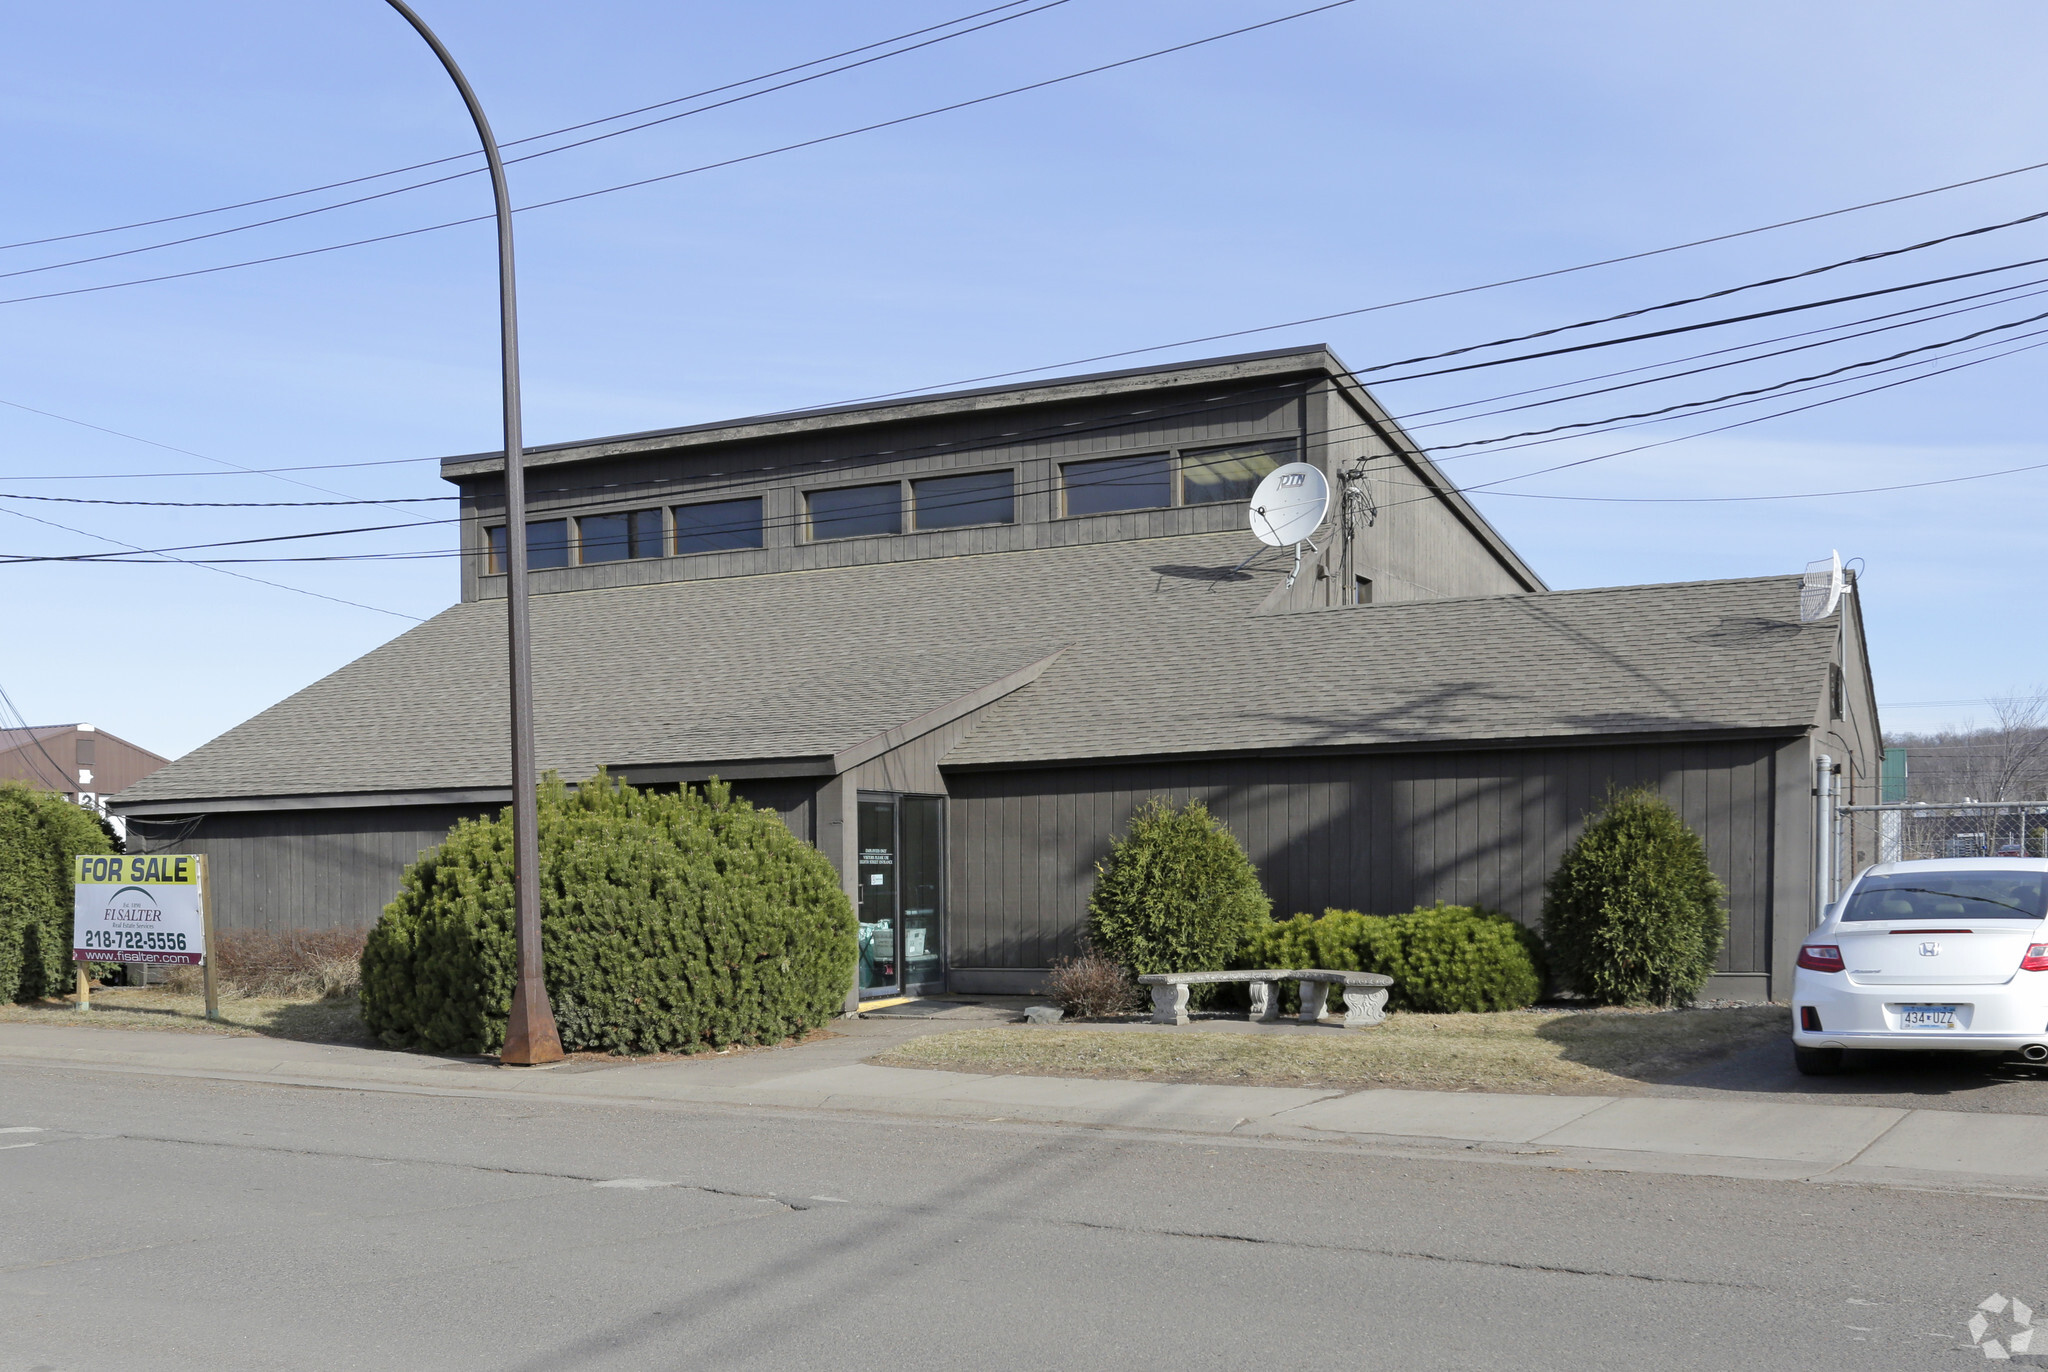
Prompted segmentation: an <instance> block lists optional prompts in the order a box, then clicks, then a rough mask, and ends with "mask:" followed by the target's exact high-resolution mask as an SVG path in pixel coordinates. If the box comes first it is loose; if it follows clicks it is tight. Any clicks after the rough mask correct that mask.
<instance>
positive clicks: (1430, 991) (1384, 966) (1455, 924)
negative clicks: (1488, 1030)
mask: <svg viewBox="0 0 2048 1372" xmlns="http://www.w3.org/2000/svg"><path fill="white" fill-rule="evenodd" d="M1231 964H1232V965H1233V966H1235V967H1320V968H1323V969H1325V970H1327V971H1331V972H1379V973H1381V974H1383V975H1385V976H1390V977H1392V978H1393V979H1394V985H1393V987H1392V988H1391V990H1390V991H1389V994H1388V997H1387V1008H1388V1009H1391V1010H1414V1011H1420V1012H1423V1013H1427V1014H1451V1013H1456V1012H1459V1011H1485V1010H1519V1009H1520V1008H1522V1007H1523V1006H1525V1005H1531V1004H1534V1003H1535V1001H1536V998H1537V997H1538V996H1540V995H1542V994H1543V975H1544V969H1543V945H1542V942H1541V940H1539V939H1538V938H1537V937H1536V935H1535V933H1534V932H1532V931H1531V930H1528V929H1525V928H1523V927H1522V926H1521V925H1520V924H1518V923H1516V922H1515V920H1513V919H1512V918H1510V917H1509V916H1507V915H1504V914H1501V913H1499V912H1498V911H1493V910H1483V909H1479V908H1476V907H1472V906H1465V905H1443V904H1437V905H1426V906H1423V907H1422V908H1421V909H1418V910H1414V911H1411V912H1409V913H1408V914H1405V915H1366V914H1361V913H1359V912H1358V911H1356V910H1325V911H1324V912H1323V913H1322V914H1321V915H1320V916H1309V915H1297V916H1295V917H1294V918H1293V919H1288V920H1276V921H1274V922H1272V923H1270V924H1268V925H1267V926H1265V927H1264V928H1262V929H1260V930H1258V931H1257V933H1255V934H1254V935H1253V936H1252V937H1251V938H1250V939H1247V940H1246V941H1245V943H1244V945H1243V946H1242V947H1241V948H1240V949H1239V950H1238V953H1237V956H1236V957H1234V958H1232V959H1231ZM1287 993H1288V995H1289V997H1292V996H1293V994H1294V987H1293V986H1292V985H1291V984H1288V985H1287ZM1288 1008H1291V1007H1288Z"/></svg>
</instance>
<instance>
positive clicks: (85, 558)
mask: <svg viewBox="0 0 2048 1372" xmlns="http://www.w3.org/2000/svg"><path fill="white" fill-rule="evenodd" d="M2044 332H2048V331H2044ZM2038 347H2048V340H2044V341H2043V342H2040V343H2030V344H2027V345H2025V346H2024V347H2018V348H2012V349H2009V350H2008V351H2006V352H2004V353H1998V354H1994V355H1993V356H1992V357H1985V358H1977V359H1973V360H1971V361H1968V362H1962V363H1958V364H1956V365H1955V366H1952V367H1946V368H1942V369H1940V370H1938V371H1930V372H1923V373H1922V374H1920V375H1917V376H1909V377H1904V378H1901V379H1900V380H1898V381H1892V382H1887V383H1885V384H1884V385H1881V386H1873V387H1870V388H1869V389H1867V390H1863V391H1857V392H1852V393H1850V394H1849V395H1842V396H1832V397H1829V398H1828V399H1825V400H1820V401H1815V402H1813V403H1811V404H1808V405H1801V406H1797V407H1794V408H1793V409H1789V410H1783V411H1779V412H1777V413H1775V414H1770V415H1759V416H1752V417H1751V418H1749V419H1744V420H1738V421H1736V422H1735V423H1732V424H1725V425H1721V426H1720V427H1718V428H1714V429H1707V430H1702V431H1700V432H1697V433H1690V434H1681V435H1678V436H1677V437H1674V438H1669V439H1663V440H1660V441H1658V442H1655V443H1647V444H1643V445H1640V446H1639V447H1636V448H1629V449H1623V450H1621V451H1619V452H1613V453H1604V454H1601V455H1599V456H1596V457H1590V458H1583V459H1580V460H1578V461H1574V462H1568V463H1563V464H1560V465H1559V466H1556V467H1550V468H1544V469H1542V470H1541V471H1536V472H1524V473H1522V474H1520V475H1518V476H1510V477H1502V478H1499V479H1498V480H1496V481H1492V482H1485V483H1482V484H1480V485H1478V486H1472V487H1466V488H1463V489H1462V490H1460V491H1458V493H1459V494H1461V495H1466V496H1470V495H1472V494H1475V493H1478V492H1488V493H1490V494H1519V493H1515V492H1496V491H1492V490H1490V488H1491V487H1495V486H1499V485H1504V484H1506V483H1507V482H1509V481H1520V480H1524V479H1526V478H1528V477H1531V476H1540V475H1544V474H1547V473H1548V472H1552V471H1562V470H1564V469H1566V468H1568V467H1578V466H1585V465H1587V464H1589V463H1593V462H1601V461H1606V460H1608V459H1609V458H1614V457H1622V456H1626V455H1627V454H1629V453H1634V452H1641V451H1645V450H1647V449H1650V448H1658V447H1666V446H1669V445H1670V444H1673V443H1680V442H1684V441H1686V440H1688V439H1693V438H1703V437H1706V436H1708V435H1710V434H1715V433H1722V432H1726V431H1727V430H1729V429H1736V428H1742V427H1744V426H1746V425H1749V424H1755V423H1760V422H1762V421H1764V420H1766V419H1773V418H1779V417H1782V416H1783V415H1788V414H1797V413H1800V412H1801V411H1804V410H1809V409H1817V408H1819V407H1820V406H1822V405H1829V404H1834V403H1836V402H1838V401H1841V400H1848V399H1853V398H1855V397H1857V396H1861V395H1869V394H1872V393H1874V392H1876V391H1882V390H1889V389H1892V388H1893V387H1896V386H1902V385H1906V384H1909V383H1910V382H1913V381H1921V380H1927V379H1930V378H1932V377H1935V376H1940V375H1945V374H1947V373H1948V372H1952V371H1960V370H1962V369H1964V368H1966V367H1972V366H1976V365H1978V364H1980V363H1982V362H1989V361H1995V360H1997V359H1998V358H2002V357H2009V356H2012V355H2014V354H2015V353H2020V352H2026V351H2030V350H2031V349H2033V348H2038ZM2043 465H2048V464H2043ZM2025 470H2033V468H2014V469H2010V470H2009V471H2008V472H2001V473H1986V474H1984V475H1985V476H1991V475H2009V474H2011V472H2015V471H2025ZM1970 479H1983V478H1982V477H1974V478H1955V479H1954V480H1970ZM1023 484H1024V485H1025V486H1030V485H1033V484H1034V483H1023ZM1038 484H1043V485H1048V486H1049V485H1050V484H1051V483H1050V482H1048V483H1038ZM1924 484H1926V485H1944V484H1950V483H1949V482H1947V481H1934V482H1928V483H1924ZM1014 490H1015V488H1013V491H1014ZM1446 493H1447V492H1444V491H1432V492H1431V494H1429V495H1426V496H1416V497H1408V498H1405V499H1402V500H1396V501H1391V502H1387V504H1386V505H1385V506H1383V507H1382V508H1386V507H1388V506H1398V505H1404V504H1412V503H1416V502H1417V501H1429V500H1439V499H1441V498H1442V497H1443V495H1444V494H1446ZM1862 493H1863V492H1860V491H1851V492H1841V493H1840V494H1862ZM1814 494H1815V495H1816V496H1817V495H1823V494H1829V493H1826V492H1820V493H1814ZM1583 499H1585V500H1589V501H1592V500H1603V499H1609V498H1603V497H1583ZM891 503H894V498H893V497H892V498H891ZM962 503H973V502H972V500H971V499H970V500H966V501H963V502H962ZM1624 503H1634V502H1632V501H1630V502H1624ZM877 508H880V506H879V504H878V506H877ZM10 513H12V512H11V511H10ZM802 518H804V517H803V516H799V517H798V519H799V520H800V519H802ZM454 522H456V521H454V520H431V521H421V522H420V523H419V524H412V525H384V526H377V527H375V528H369V529H353V530H347V529H344V530H328V531H323V532H317V533H310V534H296V535H283V536H278V537H273V538H255V539H241V540H234V541H230V542H222V543H212V544H195V545H189V546H187V547H182V548H177V549H172V550H169V551H177V552H187V551H195V550H200V549H212V548H225V547H236V546H243V545H249V544H257V543H276V542H285V541H290V540H293V539H299V538H319V537H337V536H343V535H348V534H354V533H373V532H385V531H388V530H390V529H396V528H417V527H425V526H427V525H431V524H446V523H454ZM796 522H798V520H784V521H763V528H764V529H765V528H767V527H770V526H771V525H773V526H775V527H782V526H784V525H787V524H794V523H796ZM137 551H143V552H148V551H157V550H137ZM465 555H467V550H463V549H451V550H445V551H435V552H421V553H368V554H363V553H356V554H347V553H343V554H324V555H320V556H315V557H298V558H250V559H219V561H236V562H243V561H248V562H265V563H274V562H340V561H418V560H427V559H434V558H447V557H460V556H465ZM0 560H4V561H13V562H101V563H126V562H129V561H132V559H128V558H122V557H118V556H115V555H112V554H86V555H77V556H69V557H62V556H52V557H15V558H7V559H0Z"/></svg>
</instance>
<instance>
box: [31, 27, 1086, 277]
mask: <svg viewBox="0 0 2048 1372" xmlns="http://www.w3.org/2000/svg"><path fill="white" fill-rule="evenodd" d="M1069 2H1070V0H1045V3H1043V4H1041V5H1038V6H1037V7H1036V8H1034V9H1028V10H1024V11H1022V12H1021V13H1018V14H1010V15H1005V16H1003V17H1002V18H1000V19H991V20H989V21H988V22H987V23H985V24H977V25H975V26H974V27H972V28H965V29H961V30H959V31H958V32H955V33H948V34H942V35H940V36H939V37H937V38H931V39H927V40H926V41H924V42H922V43H914V44H912V45H911V46H909V47H907V48H898V49H896V50H895V51H894V52H885V53H880V54H878V55H876V56H874V57H865V58H862V59H861V60H860V61H858V62H849V63H847V64H846V65H845V66H843V67H832V68H829V69H827V70H825V71H821V72H814V73H812V74H811V75H809V76H800V77H797V78H796V79H794V80H791V81H785V82H783V83H782V84H781V85H779V86H768V87H764V88H763V89H761V90H757V91H749V92H747V93H746V94H744V95H735V96H732V97H731V98H730V99H726V100H720V101H717V102H715V103H713V104H709V105H701V106H699V107H698V108H696V109H691V110H684V111H682V112H681V113H678V114H670V115H664V116H662V117H661V118H659V119H650V120H648V121H647V122H646V123H644V124H632V125H628V126H627V127H625V128H623V129H613V130H611V131H609V132H607V133H600V134H593V135H592V136H591V137H589V138H581V139H578V140H577V141H575V142H573V143H564V144H562V145H561V146H559V147H553V148H542V149H540V150H539V151H537V152H530V153H526V154H524V155H523V156H520V157H510V158H507V159H505V162H506V165H507V166H509V165H511V164H512V163H514V162H531V161H533V160H534V159H535V158H538V157H552V156H554V155H555V154H556V153H558V152H568V151H570V150H571V149H573V148H581V147H587V146H588V145H590V144H592V143H600V142H603V141H604V140H605V139H607V138H618V137H621V136H623V135H625V134H629V133H638V132H640V131H641V130H642V129H651V128H654V127H656V126H657V125H661V124H669V123H673V122H675V121H676V120H678V119H689V118H691V117H693V116H695V115H699V114H709V113H711V112H712V111H713V110H721V109H724V108H726V107H727V106H729V105H737V104H739V103H741V102H742V101H746V100H754V99H758V98H759V97H761V96H764V95H773V94H775V93H776V92H777V91H785V90H788V89H790V88H791V87H793V86H801V85H803V84H805V83H806V82H810V81H821V80H823V79H824V78H825V77H828V76H836V75H838V74H839V73H841V72H847V71H852V70H854V69H855V68H857V67H865V66H868V65H870V64H871V63H875V62H883V61H887V60H888V59H889V58H891V57H901V56H902V55H903V54H905V53H909V52H916V51H918V50H919V49H921V48H928V47H930V46H932V44H934V43H944V42H947V41H949V40H951V39H954V38H962V37H965V36H966V35H968V34H970V33H979V32H980V31H981V30H983V29H987V28H994V27H995V26H996V25H998V24H1007V23H1009V22H1011V21H1012V20H1015V19H1023V18H1026V17H1028V16H1030V15H1033V14H1038V13H1040V12H1042V11H1044V10H1049V9H1053V8H1055V7H1057V6H1060V5H1064V4H1068V3H1069ZM762 79H765V78H762ZM743 84H744V83H743ZM664 103H665V104H667V103H677V102H673V101H670V102H664ZM657 108H658V107H657ZM626 117H628V116H626V115H612V116H608V117H607V119H603V120H592V121H590V122H591V123H593V124H596V123H605V122H608V119H623V118H626ZM582 127H588V125H584V126H582ZM541 136H548V137H551V136H552V135H541ZM525 141H531V140H525ZM443 160H444V161H454V160H460V159H454V158H448V159H443ZM483 170H484V169H483V168H481V167H471V168H468V169H466V170H464V171H459V172H450V173H448V174H447V175H445V176H437V177H434V178H432V179H431V180H427V181H415V182H413V183H412V184H410V185H406V186H394V187H392V188H391V189H389V190H382V191H372V192H370V193H369V194H367V195H359V196H356V197H354V198H352V199H349V200H337V201H335V202H334V203H332V204H328V205H316V206H314V207H313V208H312V209H309V210H295V211H293V212H292V213H290V214H281V215H276V216H273V217H272V218H269V219H259V220H255V221H253V222H251V223H247V224H236V225H233V226H231V227H229V228H225V229H213V230H209V231H208V232H206V233H196V234H191V235H188V236H187V237H184V238H172V239H166V240H164V241H163V242H160V243H145V244H143V245H141V246H140V247H134V248H120V249H117V250H115V251H113V252H103V253H97V254H95V255H93V256H91V257H74V258H72V259H71V260H69V261H66V262H48V263H45V264H43V265H42V266H38V267H19V268H16V269H15V270H13V271H5V272H0V281H4V280H7V279H9V278H11V277H17V276H35V275H37V274H39V273H41V272H54V271H60V270H62V269H63V268H66V267H82V266H86V265H88V264H90V263H93V262H107V261H111V260H113V259H114V258H117V257H134V256H136V255H138V254H141V253H146V252H157V251H159V250H160V249H163V248H178V247H183V246H184V245H186V244H188V243H201V242H205V241H206V240H208V239H212V238H225V237H227V236H228V235H230V234H237V233H247V232H249V231H250V230H252V229H263V228H269V227H270V226H271V225H273V224H287V223H290V222H292V221H293V220H297V219H306V218H310V217H311V216H313V215H316V214H326V213H328V212H330V211H332V210H343V209H348V208H349V207H351V206H354V205H366V204H368V203H370V202H371V201H373V200H388V199H389V198H391V197H392V196H395V195H404V194H406V193H407V192H408V191H417V190H426V189H428V188H429V187H433V186H441V185H446V184H447V183H449V182H451V181H461V180H463V179H465V178H467V177H471V176H478V175H481V174H482V172H483Z"/></svg>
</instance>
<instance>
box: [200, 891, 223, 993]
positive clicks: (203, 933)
mask: <svg viewBox="0 0 2048 1372" xmlns="http://www.w3.org/2000/svg"><path fill="white" fill-rule="evenodd" d="M198 862H199V941H200V943H201V944H203V945H204V946H205V947H207V948H211V947H213V872H212V870H211V869H210V868H209V867H208V865H207V861H206V855H205V854H204V853H202V854H200V855H199V858H198ZM199 980H200V982H201V984H203V985H204V986H205V988H206V1017H207V1018H208V1019H219V1018H220V995H219V993H218V992H217V991H216V990H215V989H214V984H213V959H212V958H210V957H209V958H207V959H206V960H205V961H204V962H202V963H200V964H199Z"/></svg>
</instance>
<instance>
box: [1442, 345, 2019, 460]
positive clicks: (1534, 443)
mask: <svg viewBox="0 0 2048 1372" xmlns="http://www.w3.org/2000/svg"><path fill="white" fill-rule="evenodd" d="M2043 333H2048V330H2040V329H2037V330H2035V331H2034V332H2032V333H2024V334H2021V335H2019V337H2021V338H2038V337H2040V336H2041V334H2043ZM2012 341H2013V340H2011V339H2003V340H2000V341H1999V342H1993V343H1980V344H1978V345H1977V346H1976V347H1974V348H1961V349H1958V350H1957V351H1955V352H1952V353H1949V354H1947V356H1948V357H1962V356H1965V355H1967V354H1970V353H1974V352H1982V351H1983V350H1984V349H1986V348H1995V347H1999V346H2001V344H2002V343H2009V342H2012ZM2018 351H2020V352H2025V351H2026V349H2024V348H2021V349H2018ZM2007 355H2008V354H2005V353H1999V354H1996V356H1997V357H2004V356H2007ZM1944 360H1946V359H1945V358H1940V357H1934V358H1923V359H1921V360H1920V361H1918V362H1904V363H1900V364H1899V365H1897V366H1893V367H1885V368H1882V369H1881V370H1879V371H1876V372H1871V373H1869V374H1868V375H1869V376H1882V375H1885V374H1886V373H1889V372H1896V371H1906V370H1910V369H1912V368H1914V367H1924V366H1928V365H1930V364H1932V363H1935V362H1940V361H1944ZM1981 360H1983V361H1991V360H1994V359H1992V358H1985V359H1981ZM1952 370H1954V369H1953V368H1942V369H1940V370H1939V371H1934V372H1929V373H1928V375H1930V376H1938V375H1941V374H1942V373H1943V372H1946V371H1952ZM1867 379H1868V376H1865V377H1845V378H1840V379H1837V380H1833V381H1822V382H1819V383H1817V384H1814V385H1807V386H1798V387H1796V388H1795V389H1787V390H1774V392H1773V393H1772V394H1767V395H1764V396H1761V397H1756V398H1752V399H1747V400H1732V401H1727V402H1725V403H1721V404H1713V405H1711V407H1710V408H1707V409H1703V410H1700V411H1698V412H1697V413H1699V414H1712V413H1715V412H1716V411H1720V410H1738V409H1745V408H1747V407H1749V406H1751V405H1758V404H1762V403H1763V402H1764V401H1765V400H1769V399H1774V398H1779V399H1781V398H1783V397H1784V396H1787V395H1799V394H1801V393H1803V392H1806V391H1824V390H1828V389H1831V388H1833V387H1836V386H1845V385H1850V384H1853V383H1854V382H1856V381H1860V380H1867ZM1908 379H1909V380H1911V379H1914V378H1908ZM1792 384H1793V383H1787V385H1788V386H1790V385H1792ZM1875 389H1878V390H1884V389H1887V388H1886V387H1882V386H1880V387H1877V388H1875ZM1868 393H1869V392H1866V391H1857V392H1854V394H1856V395H1866V394H1868ZM1801 408H1811V407H1810V406H1802V407H1801ZM1797 412H1798V411H1797V410H1789V411H1784V412H1783V413H1788V414H1796V413H1797ZM1672 417H1673V418H1675V417H1676V416H1672ZM1666 422H1668V420H1667V419H1644V420H1632V421H1629V422H1626V423H1622V422H1614V423H1610V424H1609V426H1608V427H1607V428H1605V429H1600V430H1596V431H1595V432H1599V433H1614V432H1616V431H1617V430H1621V429H1639V428H1643V427H1646V426H1648V425H1652V424H1661V423H1666ZM1588 436H1589V435H1586V434H1577V435H1559V436H1556V437H1551V438H1535V439H1530V440H1528V441H1526V442H1512V443H1510V442H1508V440H1507V439H1506V438H1505V437H1503V438H1501V439H1497V440H1494V441H1495V442H1497V443H1500V444H1503V445H1504V446H1499V447H1495V448H1492V449H1491V450H1490V451H1488V452H1487V453H1484V454H1480V453H1470V452H1464V453H1450V454H1449V455H1447V456H1446V457H1444V458H1442V459H1441V460H1442V461H1444V462H1456V461H1458V460H1459V459H1461V458H1467V457H1478V456H1487V457H1491V456H1493V455H1495V454H1497V453H1507V452H1516V451H1519V450H1520V449H1523V448H1542V447H1547V446H1548V445H1550V444H1552V443H1562V442H1565V441H1566V440H1567V438H1571V437H1588Z"/></svg>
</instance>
